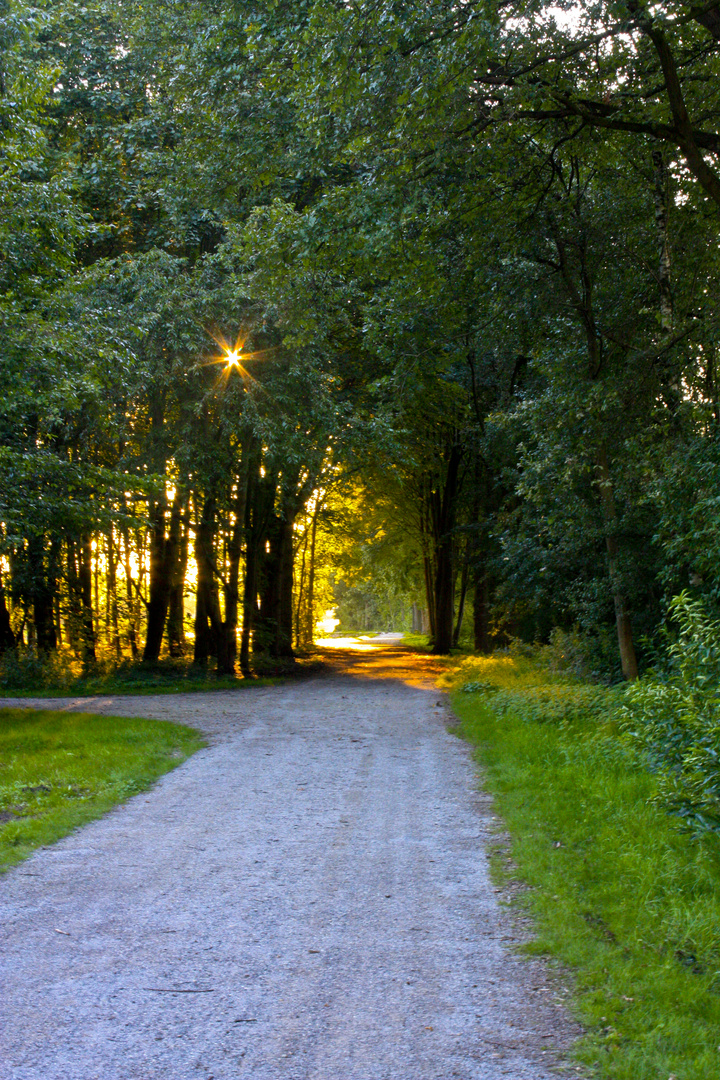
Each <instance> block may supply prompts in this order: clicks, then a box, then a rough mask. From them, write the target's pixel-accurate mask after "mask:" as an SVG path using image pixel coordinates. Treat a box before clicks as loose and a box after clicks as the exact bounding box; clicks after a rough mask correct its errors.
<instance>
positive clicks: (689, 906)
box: [441, 656, 720, 1080]
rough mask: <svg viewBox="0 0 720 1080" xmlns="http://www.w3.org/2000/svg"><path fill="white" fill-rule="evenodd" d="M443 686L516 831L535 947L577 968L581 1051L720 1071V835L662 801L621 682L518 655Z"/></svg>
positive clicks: (500, 851) (514, 868)
mask: <svg viewBox="0 0 720 1080" xmlns="http://www.w3.org/2000/svg"><path fill="white" fill-rule="evenodd" d="M441 684H443V685H444V686H445V687H449V688H450V689H451V690H453V694H452V702H453V707H454V710H455V712H456V714H457V715H458V717H459V718H460V729H459V734H460V735H461V736H462V737H463V738H465V739H467V740H468V741H469V742H471V743H472V744H473V745H474V747H475V757H476V760H477V761H478V762H479V763H480V764H481V766H482V769H483V776H484V783H485V787H486V789H487V790H488V791H489V792H491V793H492V795H493V796H494V798H495V803H496V807H497V811H498V814H499V815H500V817H501V818H502V821H503V824H504V826H505V828H506V830H507V832H508V833H509V835H510V847H509V849H508V848H507V846H506V845H505V844H503V843H502V841H500V840H499V842H498V845H497V848H496V850H495V853H494V856H493V872H494V874H495V877H496V880H498V881H499V882H503V881H506V882H507V881H508V880H510V879H513V880H517V879H518V878H519V879H520V880H521V881H522V882H524V883H525V885H526V888H525V889H522V890H521V891H520V893H519V896H518V897H517V899H516V900H515V901H514V902H515V903H517V904H519V905H520V906H521V907H522V908H523V909H524V910H525V911H527V912H528V913H529V914H530V916H531V917H532V920H533V923H534V928H535V937H534V939H533V941H532V942H531V943H530V944H529V945H528V946H527V948H528V949H529V950H530V951H532V952H535V953H538V954H543V955H547V956H550V957H552V958H554V959H555V960H557V961H559V962H561V963H562V964H563V965H564V966H566V967H569V968H570V970H571V972H572V975H573V980H572V981H573V983H574V1012H575V1015H576V1016H577V1018H578V1019H579V1020H580V1022H581V1023H582V1024H583V1026H584V1028H585V1030H586V1033H587V1034H586V1035H585V1036H584V1037H583V1038H582V1039H581V1040H580V1042H579V1043H578V1045H577V1047H576V1051H575V1056H576V1059H577V1060H578V1061H579V1062H580V1063H582V1064H583V1065H584V1066H586V1067H589V1069H590V1071H591V1072H592V1073H593V1074H594V1075H597V1076H601V1077H605V1078H612V1080H717V1077H718V1075H719V1066H718V1062H719V1061H720V844H719V842H718V837H717V836H709V837H705V838H702V839H698V838H695V837H693V836H691V835H689V834H688V833H687V832H686V831H683V829H682V826H681V823H680V822H679V820H678V819H677V818H675V817H673V816H671V815H670V814H669V813H667V811H666V810H665V809H663V807H662V806H660V805H657V804H656V803H655V802H653V799H654V796H655V795H656V792H657V781H656V778H655V777H654V776H653V775H652V773H650V772H649V771H648V769H647V768H646V767H645V765H644V763H643V761H642V759H641V758H640V756H639V754H638V753H637V752H636V751H635V750H634V749H633V748H632V746H631V745H630V744H629V743H628V742H627V741H626V740H624V738H623V736H622V734H621V732H620V730H619V728H618V725H617V724H616V722H614V720H613V707H612V701H613V700H617V691H615V692H613V691H608V690H605V689H603V688H602V687H590V686H587V685H583V684H580V683H572V682H571V681H570V680H567V679H565V680H563V679H562V678H560V677H558V676H554V675H551V674H550V673H547V672H544V671H542V670H540V669H538V668H537V667H535V666H533V665H532V664H531V663H529V662H524V661H518V660H515V659H513V658H511V657H509V656H502V657H488V658H479V657H475V658H470V659H468V660H466V661H465V662H464V663H463V664H461V666H460V667H459V668H456V669H455V671H454V672H453V673H451V674H449V675H448V676H446V677H444V678H443V679H441ZM463 684H465V687H466V689H467V690H469V692H463V690H462V687H463ZM613 693H614V694H615V698H613V696H612V695H613ZM598 695H608V698H607V701H606V705H607V703H608V702H609V703H610V708H609V710H608V711H606V713H605V716H604V718H602V719H598V716H599V714H598V712H597V711H593V709H592V708H588V707H587V706H588V703H590V704H591V703H592V702H593V701H597V700H598ZM573 701H574V702H575V704H574V705H573ZM508 702H510V707H509V708H508ZM558 703H559V704H558Z"/></svg>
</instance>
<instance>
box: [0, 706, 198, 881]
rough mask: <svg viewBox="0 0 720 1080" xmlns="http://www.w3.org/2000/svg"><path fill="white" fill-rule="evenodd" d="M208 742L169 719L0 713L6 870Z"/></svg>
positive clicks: (1, 857)
mask: <svg viewBox="0 0 720 1080" xmlns="http://www.w3.org/2000/svg"><path fill="white" fill-rule="evenodd" d="M203 745H204V743H203V739H202V737H201V736H200V735H199V733H198V732H197V731H193V730H192V728H188V727H185V726H183V725H180V724H170V723H167V722H165V721H157V720H139V719H134V718H132V719H129V718H127V717H116V716H88V715H86V714H84V713H59V712H50V711H47V712H46V711H42V712H37V711H32V710H29V709H0V872H2V871H3V870H5V869H7V867H9V866H11V865H12V864H14V863H17V862H19V861H20V860H22V859H24V858H26V857H27V856H28V855H30V854H31V852H32V851H33V850H34V849H35V848H38V847H40V846H42V845H44V844H51V843H53V842H54V841H55V840H59V839H60V838H61V837H63V836H65V835H66V834H67V833H69V832H71V831H72V830H73V829H75V828H77V827H78V826H79V825H84V824H85V823H86V822H88V821H92V820H93V819H94V818H97V817H99V816H100V815H101V814H104V813H105V812H106V811H107V810H109V809H110V808H111V807H113V806H115V805H116V804H117V803H119V802H122V801H123V800H125V799H128V798H129V797H130V796H131V795H136V794H137V793H138V792H140V791H145V790H146V789H147V788H148V787H150V786H151V785H152V784H153V783H154V782H155V780H157V779H158V777H159V776H162V775H163V773H166V772H169V771H170V770H171V769H174V768H175V767H176V766H177V765H180V764H181V763H182V762H183V761H185V760H186V759H187V758H188V757H189V756H190V755H191V754H193V753H195V751H196V750H198V749H200V747H201V746H203Z"/></svg>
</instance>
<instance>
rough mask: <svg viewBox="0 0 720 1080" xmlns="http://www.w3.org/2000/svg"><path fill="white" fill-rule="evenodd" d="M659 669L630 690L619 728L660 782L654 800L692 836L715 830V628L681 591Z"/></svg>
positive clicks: (719, 710)
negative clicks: (685, 825)
mask: <svg viewBox="0 0 720 1080" xmlns="http://www.w3.org/2000/svg"><path fill="white" fill-rule="evenodd" d="M670 615H671V616H672V618H673V619H674V621H675V622H676V623H677V626H678V630H679V633H678V636H677V639H676V640H675V641H674V642H673V643H672V644H671V645H670V647H669V649H668V663H667V667H666V669H665V670H664V671H660V672H653V673H650V674H649V675H647V676H645V677H644V678H642V679H640V680H639V681H638V682H637V683H635V684H634V685H633V686H630V687H629V688H628V689H627V691H626V693H625V705H624V708H623V710H622V719H623V726H624V727H625V729H626V730H627V731H628V733H629V734H630V736H631V738H632V739H633V740H634V741H635V743H636V744H637V745H638V746H640V747H641V748H642V750H643V751H644V753H645V755H646V758H647V760H648V762H649V764H650V766H651V768H653V769H654V770H655V771H656V772H657V773H658V775H659V778H660V798H661V799H662V800H663V801H664V802H665V804H666V805H667V806H668V807H669V809H671V810H672V811H673V812H674V813H677V814H679V815H680V816H681V817H682V818H684V819H685V820H686V821H687V823H688V825H690V826H691V827H692V828H693V830H695V831H697V832H705V831H712V832H720V623H718V622H717V621H715V620H714V619H711V618H710V617H709V616H708V615H707V614H706V612H705V610H704V608H703V606H702V603H701V602H699V601H697V600H691V599H690V597H689V596H688V594H687V593H681V594H680V596H677V597H675V599H674V600H673V601H672V604H671V605H670Z"/></svg>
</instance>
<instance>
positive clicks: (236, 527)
mask: <svg viewBox="0 0 720 1080" xmlns="http://www.w3.org/2000/svg"><path fill="white" fill-rule="evenodd" d="M249 469H250V463H249V461H248V451H247V449H246V446H245V445H244V446H243V459H242V470H241V474H240V477H239V478H238V484H237V494H236V497H235V503H234V507H233V514H234V517H235V520H234V522H233V526H232V533H231V535H230V543H229V544H228V568H227V583H226V584H225V586H224V594H225V636H226V638H227V652H228V657H229V660H230V663H231V664H232V666H233V669H234V667H235V660H236V659H237V651H238V649H237V628H238V621H239V620H238V615H239V606H240V559H241V557H242V541H243V535H244V533H245V504H246V500H247V494H248V478H249Z"/></svg>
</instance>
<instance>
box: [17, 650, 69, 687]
mask: <svg viewBox="0 0 720 1080" xmlns="http://www.w3.org/2000/svg"><path fill="white" fill-rule="evenodd" d="M80 670H81V665H80V664H79V663H78V662H77V661H76V660H74V659H73V658H71V657H70V656H69V655H68V654H67V653H63V652H57V653H49V654H45V655H44V654H42V653H40V654H38V653H36V652H34V651H33V650H32V649H28V648H25V647H24V646H18V648H16V649H8V651H7V652H5V653H3V654H2V655H0V688H1V689H3V690H38V691H41V690H70V689H71V688H72V686H73V684H74V683H75V682H76V680H77V678H78V676H79V674H80Z"/></svg>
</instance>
